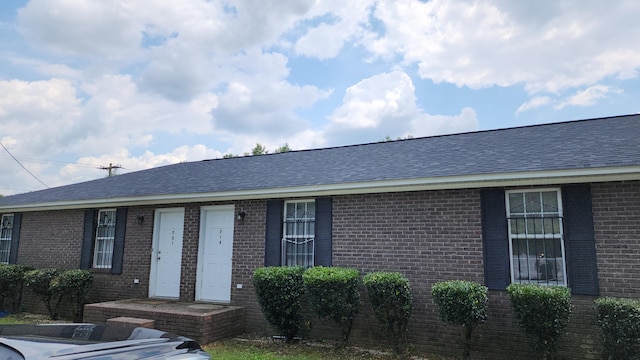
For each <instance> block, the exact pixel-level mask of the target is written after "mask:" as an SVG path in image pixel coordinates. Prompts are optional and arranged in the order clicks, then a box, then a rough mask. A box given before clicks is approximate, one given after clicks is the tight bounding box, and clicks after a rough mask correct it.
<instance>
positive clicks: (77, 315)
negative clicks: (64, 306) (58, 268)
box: [51, 270, 93, 322]
mask: <svg viewBox="0 0 640 360" xmlns="http://www.w3.org/2000/svg"><path fill="white" fill-rule="evenodd" d="M91 285H93V275H92V274H91V272H89V271H88V270H67V271H63V272H62V273H61V274H60V275H58V276H57V277H55V278H53V280H52V281H51V286H52V288H53V291H54V292H57V293H61V294H62V297H63V298H65V299H67V300H69V302H70V303H71V306H72V310H73V321H75V322H81V321H82V316H83V309H84V304H85V302H86V298H87V293H88V292H89V290H90V289H91Z"/></svg>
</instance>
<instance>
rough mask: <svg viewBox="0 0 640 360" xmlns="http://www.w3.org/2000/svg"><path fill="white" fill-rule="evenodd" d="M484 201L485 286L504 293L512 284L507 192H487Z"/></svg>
mask: <svg viewBox="0 0 640 360" xmlns="http://www.w3.org/2000/svg"><path fill="white" fill-rule="evenodd" d="M480 201H481V207H482V243H483V251H484V281H485V285H486V286H487V287H488V288H489V289H492V290H504V289H506V288H507V286H509V283H511V273H510V271H509V238H508V233H507V231H508V230H507V214H506V205H505V198H504V190H503V189H483V190H481V192H480Z"/></svg>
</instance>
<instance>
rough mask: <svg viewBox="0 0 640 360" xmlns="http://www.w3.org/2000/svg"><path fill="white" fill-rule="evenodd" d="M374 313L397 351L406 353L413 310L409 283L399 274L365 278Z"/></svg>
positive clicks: (381, 274) (388, 273) (373, 274)
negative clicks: (408, 329) (408, 326)
mask: <svg viewBox="0 0 640 360" xmlns="http://www.w3.org/2000/svg"><path fill="white" fill-rule="evenodd" d="M363 283H364V287H365V289H367V294H368V296H369V301H370V302H371V305H372V307H373V312H374V314H375V315H376V318H377V319H378V322H379V323H380V325H381V326H382V328H383V330H384V331H385V332H386V333H387V334H388V336H390V337H391V340H392V342H393V345H394V350H395V351H396V352H397V353H398V354H402V353H404V351H405V349H406V346H407V324H408V323H409V317H410V316H411V310H412V308H413V304H412V302H413V296H412V293H411V285H410V284H409V280H408V279H407V278H406V277H405V276H404V275H402V274H400V273H397V272H382V271H380V272H372V273H369V274H367V275H365V277H364V278H363Z"/></svg>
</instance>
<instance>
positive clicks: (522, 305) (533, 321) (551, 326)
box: [507, 284, 571, 359]
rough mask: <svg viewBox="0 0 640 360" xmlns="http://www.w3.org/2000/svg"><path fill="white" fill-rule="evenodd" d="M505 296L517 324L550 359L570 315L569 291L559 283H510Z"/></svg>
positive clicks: (543, 354)
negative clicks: (509, 302)
mask: <svg viewBox="0 0 640 360" xmlns="http://www.w3.org/2000/svg"><path fill="white" fill-rule="evenodd" d="M507 292H508V293H509V299H510V300H511V305H512V306H513V312H514V315H515V318H516V320H517V321H518V325H520V328H522V330H524V332H525V333H527V334H530V335H533V336H535V337H536V342H535V348H536V350H538V351H540V352H541V353H542V357H543V359H548V358H553V357H554V356H555V351H556V343H557V341H558V339H559V338H560V335H562V333H563V332H564V329H565V327H566V326H567V323H568V322H569V317H570V315H571V290H570V289H569V288H566V287H562V286H543V285H537V284H511V285H509V287H507Z"/></svg>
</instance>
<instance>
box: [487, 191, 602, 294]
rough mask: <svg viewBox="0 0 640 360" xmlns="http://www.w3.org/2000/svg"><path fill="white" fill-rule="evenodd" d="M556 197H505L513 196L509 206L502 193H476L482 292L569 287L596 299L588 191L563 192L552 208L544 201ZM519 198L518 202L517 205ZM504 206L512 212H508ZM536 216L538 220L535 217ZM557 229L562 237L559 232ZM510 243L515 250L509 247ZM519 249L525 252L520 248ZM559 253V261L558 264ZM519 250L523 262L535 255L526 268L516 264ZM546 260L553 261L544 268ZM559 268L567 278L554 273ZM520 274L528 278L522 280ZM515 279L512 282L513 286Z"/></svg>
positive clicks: (530, 194) (551, 203)
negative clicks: (512, 286) (522, 284)
mask: <svg viewBox="0 0 640 360" xmlns="http://www.w3.org/2000/svg"><path fill="white" fill-rule="evenodd" d="M555 191H556V195H553V194H551V192H549V193H547V191H544V189H542V190H536V189H527V190H525V191H509V192H507V193H509V194H514V195H513V196H512V199H510V200H509V201H511V203H509V202H508V201H507V199H506V198H505V190H504V189H483V190H481V193H480V195H481V209H482V237H483V248H484V249H483V250H484V262H485V285H486V286H487V287H489V288H490V289H493V290H503V289H505V288H506V287H507V286H508V285H509V284H510V283H511V282H512V281H517V282H523V281H524V282H527V283H542V284H551V285H556V284H557V283H559V282H560V283H562V284H566V285H567V286H569V287H570V288H571V291H572V293H573V294H576V295H592V296H597V295H598V276H597V258H596V250H595V236H594V229H593V214H592V205H591V191H590V187H589V185H584V184H581V185H567V186H563V187H562V189H561V193H562V196H561V203H560V201H559V200H558V202H557V204H556V202H554V201H546V200H549V199H552V198H553V199H557V190H555ZM527 194H528V195H527ZM552 195H553V196H552ZM520 198H521V199H522V201H519V200H518V199H520ZM545 199H546V200H545ZM553 199H552V200H553ZM507 204H509V207H510V208H511V207H513V209H507ZM554 204H555V205H554ZM527 207H529V209H528V210H527ZM538 208H539V209H538ZM555 208H557V210H554V209H555ZM518 209H520V210H522V211H520V210H518ZM536 209H537V210H536ZM560 210H561V211H560ZM536 211H539V213H540V214H539V215H538V214H535V213H536ZM525 215H526V216H525ZM508 216H509V217H510V219H509V220H508V219H507V217H508ZM556 218H557V220H556ZM560 228H561V230H562V231H560V232H559V230H560ZM514 239H515V241H516V245H515V246H514V244H513V243H511V241H513V240H514ZM558 241H561V242H558ZM523 244H524V245H525V246H524V247H522V246H520V245H523ZM532 244H533V245H532ZM527 246H528V247H527ZM563 247H564V256H565V257H564V261H559V260H557V259H560V257H561V255H562V248H563ZM523 248H527V250H526V251H525V257H529V256H530V255H531V254H534V253H535V255H536V256H535V258H534V259H533V260H531V264H529V263H528V261H527V263H526V264H524V265H523V264H521V261H520V260H518V259H519V257H518V254H520V252H521V250H522V249H523ZM540 249H543V251H539V250H540ZM532 251H533V252H532ZM514 252H515V253H514ZM514 254H515V255H514ZM553 254H556V255H553ZM514 256H515V258H516V261H514V260H513V258H514ZM550 258H553V259H554V261H553V262H552V263H551V265H549V264H548V263H549V261H548V260H549V259H550ZM541 260H542V263H541V262H540V261H541ZM540 264H543V265H544V266H542V267H541V266H540ZM561 266H565V268H566V276H562V273H561V272H559V269H560V267H561ZM523 273H526V274H527V276H526V277H524V278H523V276H522V274H523ZM532 274H535V276H533V275H532ZM550 274H551V275H550ZM516 275H517V276H516ZM514 276H515V277H517V279H515V280H514V279H513V277H514ZM523 279H524V280H523Z"/></svg>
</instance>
